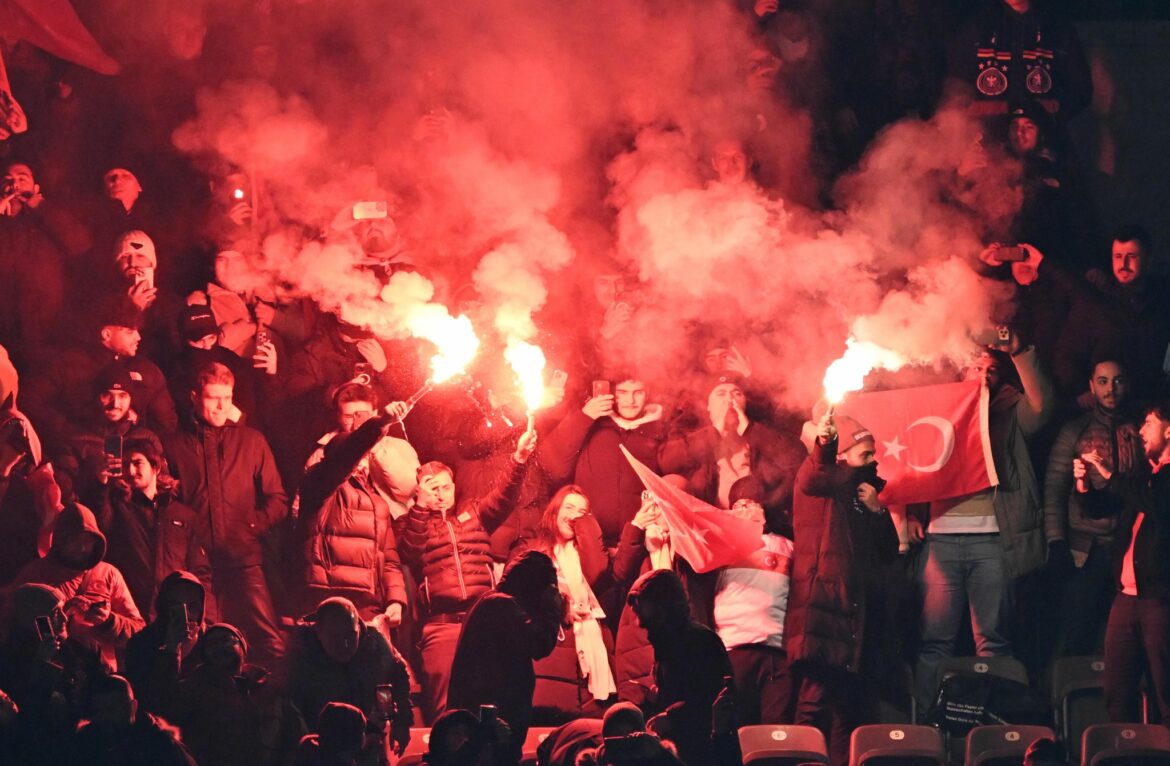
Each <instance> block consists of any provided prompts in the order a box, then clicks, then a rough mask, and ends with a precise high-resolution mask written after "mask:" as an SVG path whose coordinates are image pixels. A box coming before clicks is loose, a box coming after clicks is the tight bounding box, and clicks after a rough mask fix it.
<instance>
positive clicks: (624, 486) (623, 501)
mask: <svg viewBox="0 0 1170 766" xmlns="http://www.w3.org/2000/svg"><path fill="white" fill-rule="evenodd" d="M665 440H666V425H665V424H664V423H663V422H662V405H659V404H651V405H648V406H647V407H646V409H645V411H644V412H643V413H642V416H641V417H639V418H637V419H635V420H625V419H622V418H619V417H615V416H610V415H607V416H604V417H600V418H597V420H593V419H592V418H590V417H589V416H588V415H586V414H585V413H584V412H582V411H581V410H573V411H571V412H569V414H568V415H566V416H565V418H564V419H563V420H562V421H561V422H560V423H559V424H558V425H557V427H556V429H554V430H553V432H552V433H550V434H549V435H548V438H547V439H546V440H545V443H544V450H543V452H542V458H543V464H544V467H545V469H546V470H547V471H548V473H549V478H550V480H551V483H552V486H554V487H556V486H560V485H562V484H565V483H568V482H570V481H571V482H572V483H574V484H577V485H580V487H581V488H582V489H584V490H585V494H586V495H588V496H589V505H590V507H591V508H593V509H594V514H595V515H596V517H597V523H598V524H600V525H601V532H602V535H603V536H604V539H605V543H606V545H607V546H608V547H613V546H616V545H617V543H618V540H619V539H620V538H621V535H622V529H623V528H624V527H625V525H626V523H627V522H628V521H629V520H630V519H632V518H634V514H636V513H637V512H638V508H639V507H641V505H642V481H641V480H640V479H639V478H638V475H637V474H636V473H634V469H633V468H632V467H631V466H630V463H629V461H628V460H626V458H625V456H624V455H622V452H621V449H620V447H622V446H624V447H625V448H626V449H628V450H629V451H630V453H631V454H633V456H634V457H636V458H637V459H638V460H640V461H642V463H644V464H645V465H646V466H648V467H649V468H650V470H651V471H654V472H655V473H658V450H659V448H660V447H661V446H662V443H663V441H665Z"/></svg>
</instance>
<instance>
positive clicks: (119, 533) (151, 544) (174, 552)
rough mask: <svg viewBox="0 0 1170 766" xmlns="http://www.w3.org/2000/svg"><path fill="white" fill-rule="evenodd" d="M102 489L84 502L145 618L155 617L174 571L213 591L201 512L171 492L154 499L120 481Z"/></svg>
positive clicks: (160, 492)
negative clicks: (159, 597) (161, 589)
mask: <svg viewBox="0 0 1170 766" xmlns="http://www.w3.org/2000/svg"><path fill="white" fill-rule="evenodd" d="M101 489H102V490H104V491H99V492H96V493H95V494H94V495H93V497H92V498H90V499H86V500H85V501H84V502H86V503H87V504H88V505H89V506H90V508H92V509H93V512H94V515H95V516H97V522H98V527H99V528H100V529H101V530H102V533H103V534H105V536H106V544H107V549H106V561H108V562H109V563H111V564H113V565H114V566H116V567H117V568H118V569H119V570H121V572H122V576H123V577H124V578H126V587H128V588H129V589H130V595H131V596H133V597H134V603H135V604H136V605H137V606H138V608H139V610H140V611H141V612H142V616H143V617H145V618H146V619H147V620H150V619H153V617H154V615H153V614H152V611H151V610H153V608H154V602H155V596H156V594H157V592H158V586H159V584H160V583H162V581H163V579H164V578H165V577H166V576H167V575H169V574H170V573H171V572H174V571H177V570H183V571H187V572H191V573H192V574H194V575H195V576H196V577H198V578H199V581H200V582H202V583H203V585H204V587H207V588H208V589H210V584H211V563H210V562H209V561H208V558H207V549H206V547H205V545H204V543H203V540H202V539H200V537H199V535H198V533H197V532H196V530H197V529H198V527H199V520H198V519H197V518H196V516H195V511H193V510H191V509H190V508H189V507H187V506H186V505H183V504H182V503H180V502H179V501H178V500H176V499H175V498H174V496H173V495H172V494H171V493H170V492H168V491H165V490H159V493H158V495H157V496H155V498H154V500H150V499H148V498H147V497H146V495H144V494H142V493H141V492H139V491H138V490H133V491H131V490H130V488H129V487H127V486H126V485H124V484H122V483H120V482H110V484H109V485H108V487H102V488H101Z"/></svg>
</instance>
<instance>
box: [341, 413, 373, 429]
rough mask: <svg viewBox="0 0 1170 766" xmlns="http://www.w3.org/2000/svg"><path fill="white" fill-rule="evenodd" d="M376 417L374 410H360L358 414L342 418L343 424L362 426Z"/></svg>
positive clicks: (346, 415) (350, 414) (349, 414)
mask: <svg viewBox="0 0 1170 766" xmlns="http://www.w3.org/2000/svg"><path fill="white" fill-rule="evenodd" d="M372 417H374V411H373V410H359V411H358V412H350V413H348V414H345V415H342V416H341V422H342V423H344V424H345V425H347V426H348V425H360V424H362V423H365V422H366V421H367V420H369V419H370V418H372Z"/></svg>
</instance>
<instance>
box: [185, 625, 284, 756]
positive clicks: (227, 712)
mask: <svg viewBox="0 0 1170 766" xmlns="http://www.w3.org/2000/svg"><path fill="white" fill-rule="evenodd" d="M218 630H227V631H230V632H231V633H233V634H234V635H235V636H236V638H237V639H239V642H240V645H241V646H242V647H243V650H244V658H245V659H246V657H247V646H248V644H247V641H246V640H245V639H244V635H243V633H241V632H240V631H239V630H238V629H237V628H235V627H233V626H231V625H227V624H224V623H219V624H216V625H211V626H208V627H207V629H206V630H205V631H204V633H203V636H201V637H200V639H199V643H197V644H196V645H195V648H194V649H193V650H192V651H191V664H192V668H191V670H190V671H189V672H187V673H185V674H184V677H183V680H182V681H181V682H180V684H179V691H178V694H177V695H176V696H175V697H174V698H173V699H172V700H171V707H172V708H173V711H174V712H173V713H172V714H171V716H172V717H171V720H173V721H174V723H175V724H176V725H177V726H179V727H180V728H181V729H182V731H183V734H184V737H185V741H186V743H187V746H188V747H190V748H191V752H192V753H193V754H194V755H195V758H196V761H197V762H198V763H200V764H218V766H276V765H277V764H285V763H288V762H289V760H291V756H292V753H293V752H294V750H295V749H296V745H297V742H299V741H300V738H301V736H302V735H303V734H304V722H303V721H302V720H301V716H300V715H299V714H298V713H297V711H296V710H295V709H294V708H293V706H292V705H291V704H290V703H289V702H288V701H287V699H286V698H285V697H284V696H283V695H282V694H280V693H279V692H278V691H276V690H275V689H274V688H273V685H272V684H270V683H268V681H269V674H268V671H266V670H265V669H263V668H261V667H258V666H256V665H249V664H244V665H243V666H242V667H241V668H240V669H239V670H238V671H237V672H236V673H235V674H234V675H229V674H228V673H226V672H224V671H222V670H221V669H219V668H216V667H213V666H212V665H211V664H210V663H208V662H207V661H206V658H205V656H204V648H205V646H206V644H205V640H206V638H207V636H208V635H209V634H211V633H212V632H213V631H218Z"/></svg>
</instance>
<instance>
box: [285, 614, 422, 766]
mask: <svg viewBox="0 0 1170 766" xmlns="http://www.w3.org/2000/svg"><path fill="white" fill-rule="evenodd" d="M386 684H389V686H390V699H389V700H387V699H385V698H384V697H381V696H380V692H379V689H378V687H379V686H383V685H386ZM288 693H289V696H290V697H291V699H292V702H293V704H294V705H296V707H297V709H298V710H300V711H301V713H302V714H303V715H304V717H305V721H306V723H308V725H309V726H310V727H315V726H317V725H318V724H319V721H318V715H319V713H320V712H321V710H322V709H323V708H324V707H325V704H326V703H328V702H346V703H349V704H350V705H354V706H356V707H357V708H358V709H359V710H361V711H362V713H363V714H364V715H365V716H366V720H367V726H366V734H367V736H366V750H367V756H370V757H372V758H373V760H370V761H366V760H362V761H361V763H363V764H364V763H367V762H369V763H379V764H380V763H385V760H384V757H385V748H384V747H383V742H384V741H385V738H386V729H387V724H389V729H390V744H391V748H392V749H393V751H394V753H395V754H397V755H401V754H402V751H403V750H404V749H405V748H406V745H407V744H408V743H409V742H410V725H411V722H412V721H413V718H414V714H413V709H412V707H411V703H410V671H409V669H408V668H407V665H406V660H404V659H402V655H400V654H399V653H398V651H397V650H396V649H395V648H394V647H393V646H392V645H391V644H390V643H389V642H388V641H387V640H386V638H385V636H384V635H383V634H382V633H381V631H379V630H378V629H377V628H374V627H371V626H369V625H366V624H365V623H364V622H362V620H361V617H360V615H359V614H358V610H357V607H355V606H354V605H353V602H352V601H349V600H348V599H345V598H341V597H339V596H334V597H332V598H327V599H325V600H324V601H322V602H321V604H320V605H319V606H318V607H317V611H316V612H315V613H314V614H312V615H310V616H309V617H307V618H306V620H305V624H303V625H300V626H298V627H297V629H296V631H295V633H294V634H293V637H292V641H291V651H290V656H289V681H288Z"/></svg>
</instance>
